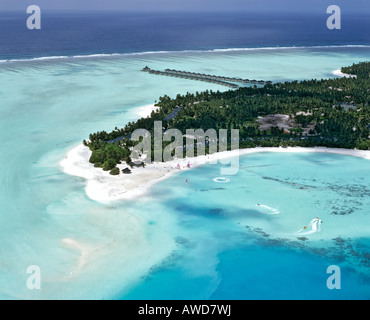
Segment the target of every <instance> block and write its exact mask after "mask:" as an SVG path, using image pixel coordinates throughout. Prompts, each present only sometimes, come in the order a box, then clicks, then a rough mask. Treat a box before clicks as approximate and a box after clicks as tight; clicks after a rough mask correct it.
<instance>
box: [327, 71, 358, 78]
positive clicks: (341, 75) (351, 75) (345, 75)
mask: <svg viewBox="0 0 370 320" xmlns="http://www.w3.org/2000/svg"><path fill="white" fill-rule="evenodd" d="M333 75H335V76H337V77H345V78H357V76H356V75H353V74H347V73H343V72H342V70H341V69H338V70H334V71H333Z"/></svg>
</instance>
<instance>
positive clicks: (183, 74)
mask: <svg viewBox="0 0 370 320" xmlns="http://www.w3.org/2000/svg"><path fill="white" fill-rule="evenodd" d="M142 71H144V72H148V73H150V74H156V75H162V76H168V77H176V78H182V79H189V80H197V81H205V82H210V83H215V84H219V85H221V86H226V87H229V88H232V89H238V88H240V87H241V86H240V85H238V84H237V83H243V84H255V85H265V84H271V83H272V82H271V81H264V80H249V79H242V78H232V77H223V76H215V75H211V74H203V73H195V72H188V71H180V70H174V69H166V70H165V71H159V70H152V69H150V68H149V67H145V68H144V69H142Z"/></svg>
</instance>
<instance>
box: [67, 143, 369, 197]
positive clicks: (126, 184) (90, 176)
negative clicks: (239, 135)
mask: <svg viewBox="0 0 370 320" xmlns="http://www.w3.org/2000/svg"><path fill="white" fill-rule="evenodd" d="M257 152H299V153H306V152H322V153H335V154H341V155H350V156H355V157H361V158H365V159H369V160H370V151H363V150H351V149H334V148H324V147H316V148H299V147H295V148H292V147H290V148H253V149H239V150H233V151H226V152H219V153H215V154H212V155H207V156H200V157H196V158H184V159H178V160H172V161H170V162H166V163H152V164H149V165H147V166H146V167H145V168H133V169H132V173H131V174H122V173H121V174H120V175H118V176H112V175H110V174H109V172H106V171H103V170H102V169H100V168H95V167H94V165H93V164H91V163H90V162H89V158H90V156H91V151H90V150H89V148H87V147H85V146H84V145H82V144H81V145H79V146H77V147H75V148H73V149H72V150H70V151H69V152H68V154H67V156H66V157H65V159H64V160H62V161H61V162H60V166H61V168H62V171H63V172H64V173H66V174H70V175H73V176H78V177H82V178H84V179H86V180H87V183H86V193H87V195H88V196H89V197H90V198H91V199H92V200H95V201H98V202H109V201H114V200H123V199H127V200H128V199H134V198H136V197H139V196H142V195H144V194H145V193H147V192H148V191H149V189H150V188H151V187H152V186H153V185H155V184H156V183H158V182H160V181H162V180H165V179H167V178H169V177H170V176H172V175H173V174H175V173H177V172H180V171H183V170H191V169H192V168H195V167H197V166H200V165H204V164H207V163H211V162H213V163H214V162H217V161H218V160H222V159H228V158H232V157H237V156H242V155H247V154H253V153H257ZM188 163H190V168H188V167H187V164H188ZM178 165H179V166H180V168H178ZM118 167H119V169H120V170H122V169H124V168H126V167H127V165H126V164H120V165H118Z"/></svg>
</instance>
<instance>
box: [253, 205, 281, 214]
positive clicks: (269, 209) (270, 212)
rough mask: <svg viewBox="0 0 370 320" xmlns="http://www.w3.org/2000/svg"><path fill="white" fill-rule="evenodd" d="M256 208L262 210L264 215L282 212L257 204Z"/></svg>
mask: <svg viewBox="0 0 370 320" xmlns="http://www.w3.org/2000/svg"><path fill="white" fill-rule="evenodd" d="M256 207H259V208H261V210H260V211H261V212H262V213H264V214H279V213H280V211H279V210H278V209H275V208H271V207H269V206H266V205H264V204H256Z"/></svg>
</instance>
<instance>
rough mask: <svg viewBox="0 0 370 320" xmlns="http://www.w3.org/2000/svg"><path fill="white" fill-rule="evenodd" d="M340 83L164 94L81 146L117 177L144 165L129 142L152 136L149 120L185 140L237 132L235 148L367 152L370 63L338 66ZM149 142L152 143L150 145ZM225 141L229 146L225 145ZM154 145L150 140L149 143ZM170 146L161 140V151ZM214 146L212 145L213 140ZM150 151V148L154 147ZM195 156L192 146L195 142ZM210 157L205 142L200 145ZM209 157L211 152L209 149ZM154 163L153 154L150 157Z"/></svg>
mask: <svg viewBox="0 0 370 320" xmlns="http://www.w3.org/2000/svg"><path fill="white" fill-rule="evenodd" d="M340 71H341V75H342V76H343V77H341V78H333V79H321V80H315V79H313V80H306V81H300V82H299V81H290V82H285V83H271V82H269V83H267V84H266V85H264V86H263V87H258V86H256V85H254V86H252V87H240V88H238V89H237V90H229V91H226V92H219V91H217V92H213V91H211V90H210V91H208V90H206V91H204V92H196V93H195V94H191V93H187V94H185V95H180V94H178V95H177V96H176V98H170V97H169V96H167V95H164V96H163V97H160V98H159V101H158V102H157V103H156V106H157V107H158V108H157V110H156V111H152V112H151V115H150V116H148V117H146V118H145V117H143V118H141V119H139V120H137V121H136V122H129V123H128V124H127V125H126V126H125V127H124V128H121V129H120V128H117V127H116V128H115V130H113V131H112V132H110V133H107V132H106V131H98V132H96V133H93V134H90V136H89V140H88V141H86V140H84V141H83V144H84V145H85V146H87V147H88V148H89V149H90V150H91V156H90V159H89V161H90V163H92V164H94V166H95V167H96V168H102V169H103V170H104V171H109V172H110V174H111V175H119V174H120V173H121V170H120V169H119V168H118V167H117V164H120V163H126V164H127V166H128V167H127V168H125V169H123V170H122V171H123V173H126V174H127V173H131V170H130V168H129V167H131V168H132V167H134V166H144V163H140V162H139V164H138V162H134V161H133V160H132V157H131V156H132V154H131V152H132V148H133V147H134V145H135V144H137V143H139V142H134V141H132V140H131V134H132V132H134V131H135V130H137V129H145V130H147V131H149V132H150V133H151V135H153V132H154V122H155V121H162V123H163V132H165V131H167V130H169V129H171V128H176V129H178V130H180V131H181V132H182V133H183V135H184V139H185V136H186V130H187V129H189V128H197V129H198V128H199V129H203V130H204V131H207V130H208V129H211V128H213V129H216V130H218V129H227V130H228V131H231V130H232V129H238V130H239V146H240V148H241V149H247V148H256V147H261V148H267V147H328V148H344V149H359V150H369V149H370V137H369V135H370V107H369V101H370V92H369V90H370V62H363V63H358V64H353V65H352V66H350V67H343V68H341V70H340ZM152 141H153V140H152ZM229 142H230V141H229ZM152 143H153V142H152ZM169 143H170V142H164V143H163V148H165V147H166V146H167V145H168V144H169ZM216 143H217V142H216ZM153 149H154V148H153V146H152V150H153ZM194 149H195V150H194V151H195V154H197V144H194ZM205 150H206V153H209V152H210V148H209V141H207V145H206V146H205ZM211 153H212V152H211ZM151 156H152V159H151V160H153V159H154V155H153V152H152V155H151Z"/></svg>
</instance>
